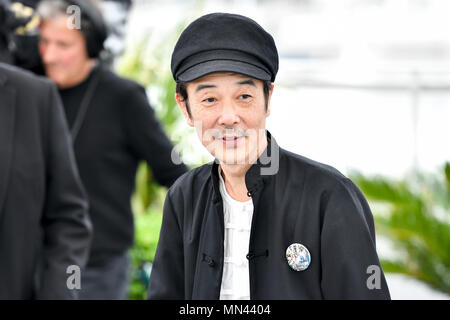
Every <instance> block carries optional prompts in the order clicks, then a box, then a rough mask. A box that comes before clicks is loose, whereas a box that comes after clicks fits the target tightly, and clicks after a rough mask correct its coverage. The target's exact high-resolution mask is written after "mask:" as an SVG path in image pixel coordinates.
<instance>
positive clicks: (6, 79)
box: [0, 63, 56, 95]
mask: <svg viewBox="0 0 450 320" xmlns="http://www.w3.org/2000/svg"><path fill="white" fill-rule="evenodd" d="M1 84H11V85H12V86H14V88H16V90H19V91H20V92H22V91H23V92H26V93H27V95H29V94H30V91H32V92H33V91H37V92H42V89H43V88H45V87H48V88H50V87H52V86H56V85H55V84H54V83H53V82H52V81H50V80H49V79H47V78H45V77H43V76H38V75H35V74H34V73H32V72H31V71H27V70H24V69H20V68H18V67H15V66H12V65H8V64H4V63H0V85H1Z"/></svg>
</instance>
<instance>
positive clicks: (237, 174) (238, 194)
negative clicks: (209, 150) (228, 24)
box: [220, 163, 251, 202]
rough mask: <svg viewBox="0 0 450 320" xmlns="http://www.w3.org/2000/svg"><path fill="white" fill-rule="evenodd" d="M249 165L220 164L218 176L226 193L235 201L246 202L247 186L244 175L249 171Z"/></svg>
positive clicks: (248, 198)
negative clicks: (220, 177) (219, 175)
mask: <svg viewBox="0 0 450 320" xmlns="http://www.w3.org/2000/svg"><path fill="white" fill-rule="evenodd" d="M250 167H251V164H248V165H247V164H246V165H227V164H223V163H222V164H220V174H221V175H222V178H223V181H224V182H225V189H226V190H227V193H228V194H229V195H230V196H231V197H232V198H233V199H234V200H237V201H241V202H244V201H248V200H250V197H249V196H248V195H247V191H248V190H247V186H246V184H245V174H246V173H247V171H248V169H250Z"/></svg>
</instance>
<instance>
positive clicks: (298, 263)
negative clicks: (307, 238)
mask: <svg viewBox="0 0 450 320" xmlns="http://www.w3.org/2000/svg"><path fill="white" fill-rule="evenodd" d="M286 259H287V262H288V264H289V267H291V268H292V270H295V271H303V270H305V269H307V268H308V267H309V264H310V263H311V254H310V253H309V251H308V249H307V248H306V247H305V246H304V245H302V244H300V243H293V244H291V245H290V246H289V247H288V248H287V249H286Z"/></svg>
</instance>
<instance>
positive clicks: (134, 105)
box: [123, 86, 188, 188]
mask: <svg viewBox="0 0 450 320" xmlns="http://www.w3.org/2000/svg"><path fill="white" fill-rule="evenodd" d="M125 96H126V97H127V101H126V103H125V105H126V107H125V108H123V119H124V123H125V129H126V133H127V140H128V141H129V144H130V146H131V149H132V150H133V152H134V153H135V154H136V156H137V157H138V158H140V159H143V160H145V161H147V163H148V164H149V166H150V167H151V169H152V172H153V175H154V176H155V179H156V181H157V182H158V183H159V184H161V185H164V186H166V187H167V188H169V187H170V186H171V185H172V184H173V183H174V182H175V180H176V179H178V177H179V176H181V175H182V174H183V173H185V172H187V171H188V169H187V167H186V166H185V165H184V164H183V163H181V164H175V163H174V162H173V161H172V157H171V153H172V149H173V145H172V143H171V142H170V140H169V138H168V137H167V135H166V134H165V132H164V130H163V128H162V127H161V124H160V123H159V121H158V119H157V118H156V116H155V112H154V111H153V108H152V107H151V106H150V105H149V103H148V100H147V95H146V94H145V90H144V88H143V87H141V86H133V87H132V90H128V92H127V94H126V95H125Z"/></svg>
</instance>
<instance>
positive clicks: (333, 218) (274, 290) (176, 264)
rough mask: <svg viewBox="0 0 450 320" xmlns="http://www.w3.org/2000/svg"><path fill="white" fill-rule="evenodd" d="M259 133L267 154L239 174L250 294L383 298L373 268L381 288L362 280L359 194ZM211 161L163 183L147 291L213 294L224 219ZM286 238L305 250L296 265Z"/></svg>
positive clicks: (367, 242) (369, 249) (365, 216)
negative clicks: (246, 200)
mask: <svg viewBox="0 0 450 320" xmlns="http://www.w3.org/2000/svg"><path fill="white" fill-rule="evenodd" d="M268 137H269V146H268V148H267V149H266V151H265V153H264V154H263V155H265V156H267V155H272V156H273V158H272V160H271V162H270V163H267V161H266V160H267V159H268V158H267V157H263V156H262V157H260V159H258V161H257V163H255V164H254V165H253V166H252V167H251V168H250V169H249V171H248V172H247V174H246V177H245V182H246V185H247V190H248V191H249V192H250V195H251V197H252V200H253V204H254V214H253V219H252V227H251V235H250V245H249V249H248V255H247V258H248V259H249V270H250V298H251V299H389V298H390V296H389V291H388V287H387V284H386V280H385V278H384V274H383V272H382V271H381V267H380V269H379V270H380V271H381V272H380V273H379V279H380V284H381V287H380V289H376V288H375V289H369V288H368V286H367V282H368V279H369V277H370V276H371V275H372V273H371V272H369V273H368V268H369V266H371V265H375V266H380V263H379V260H378V256H377V253H376V249H375V232H374V224H373V217H372V214H371V211H370V208H369V206H368V204H367V202H366V200H365V198H364V196H363V195H362V193H361V192H360V191H359V189H358V188H357V187H356V186H355V185H354V184H353V183H352V182H351V181H350V180H349V179H347V178H346V177H344V176H343V175H342V174H341V173H339V172H338V171H337V170H336V169H334V168H332V167H329V166H326V165H323V164H320V163H317V162H314V161H312V160H309V159H306V158H304V157H302V156H299V155H296V154H293V153H290V152H288V151H285V150H283V149H281V148H278V146H277V145H276V143H275V140H274V139H273V138H270V134H269V133H268ZM271 150H272V151H271ZM277 150H278V153H277ZM277 164H279V165H277ZM217 166H218V164H217V163H215V162H214V163H212V164H207V165H204V166H201V167H199V168H196V169H194V170H192V171H190V172H189V173H187V174H185V175H184V176H182V177H181V178H180V179H179V180H177V182H176V183H175V184H174V185H173V187H172V188H170V190H169V191H168V194H167V197H166V201H165V205H164V216H163V222H162V229H161V234H160V239H159V243H158V248H157V252H156V256H155V260H154V264H153V269H152V273H151V278H150V284H149V290H148V298H149V299H218V298H219V294H220V287H221V281H222V268H223V254H224V253H223V241H224V221H223V207H222V206H223V204H222V198H221V195H220V191H219V177H218V167H217ZM277 167H278V171H277V172H276V170H273V169H274V168H275V169H277ZM261 169H262V170H269V175H267V172H266V174H261ZM293 243H301V244H303V245H304V246H306V247H307V249H308V250H309V252H310V254H311V263H310V265H309V267H308V268H307V269H306V270H304V271H294V270H292V269H291V268H290V267H289V265H288V263H287V260H286V249H287V248H288V247H289V246H290V245H291V244H293ZM371 268H372V267H371ZM371 268H369V270H372V269H371ZM369 282H371V281H370V280H369Z"/></svg>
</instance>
